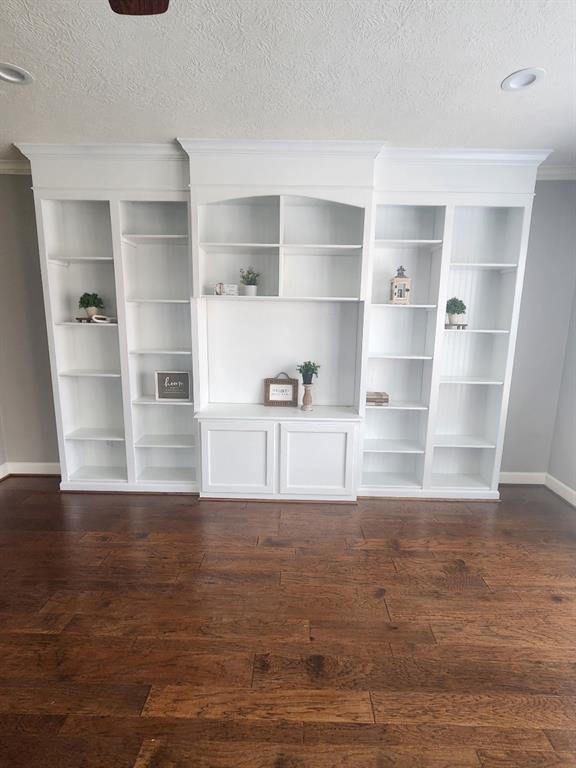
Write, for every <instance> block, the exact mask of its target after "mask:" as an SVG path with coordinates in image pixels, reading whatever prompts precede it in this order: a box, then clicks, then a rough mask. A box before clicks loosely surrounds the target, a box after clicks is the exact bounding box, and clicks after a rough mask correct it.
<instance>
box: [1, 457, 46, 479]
mask: <svg viewBox="0 0 576 768" xmlns="http://www.w3.org/2000/svg"><path fill="white" fill-rule="evenodd" d="M59 474H60V464H58V463H56V462H54V463H44V462H35V461H7V462H6V463H5V464H1V465H0V478H2V477H6V476H7V475H59Z"/></svg>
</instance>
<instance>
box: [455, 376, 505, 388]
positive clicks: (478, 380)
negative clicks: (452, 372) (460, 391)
mask: <svg viewBox="0 0 576 768" xmlns="http://www.w3.org/2000/svg"><path fill="white" fill-rule="evenodd" d="M503 383H504V382H503V381H502V380H501V379H492V378H486V377H483V376H442V377H441V378H440V384H479V385H483V384H485V385H489V386H495V387H498V386H501V385H502V384H503Z"/></svg>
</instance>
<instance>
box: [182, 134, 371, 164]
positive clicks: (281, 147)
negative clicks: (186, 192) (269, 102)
mask: <svg viewBox="0 0 576 768" xmlns="http://www.w3.org/2000/svg"><path fill="white" fill-rule="evenodd" d="M177 141H178V142H179V143H180V145H181V146H182V147H183V149H184V150H185V152H186V153H187V154H188V155H216V154H220V155H221V154H229V155H245V156H254V155H275V156H279V155H291V156H294V155H314V156H316V157H320V156H338V157H346V156H353V157H361V156H364V157H370V158H372V159H375V158H376V157H377V155H378V153H379V152H380V150H381V149H382V146H383V143H382V141H354V140H350V141H348V140H314V139H310V140H308V139H287V140H282V139H177Z"/></svg>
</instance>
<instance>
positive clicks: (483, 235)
mask: <svg viewBox="0 0 576 768" xmlns="http://www.w3.org/2000/svg"><path fill="white" fill-rule="evenodd" d="M523 215H524V210H523V208H495V207H489V206H458V207H457V208H456V211H455V216H454V235H453V243H452V261H453V262H455V263H457V264H458V265H459V266H472V265H473V266H476V267H478V268H480V269H485V268H488V269H502V268H506V267H515V266H516V262H517V260H518V252H519V249H520V239H521V235H522V219H523ZM453 266H454V263H453Z"/></svg>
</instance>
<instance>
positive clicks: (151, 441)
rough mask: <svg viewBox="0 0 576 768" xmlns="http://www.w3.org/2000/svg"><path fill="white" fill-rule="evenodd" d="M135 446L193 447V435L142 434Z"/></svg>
mask: <svg viewBox="0 0 576 768" xmlns="http://www.w3.org/2000/svg"><path fill="white" fill-rule="evenodd" d="M135 445H136V448H193V447H194V437H193V435H152V434H150V435H142V437H140V438H139V439H138V440H136V443H135Z"/></svg>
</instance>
